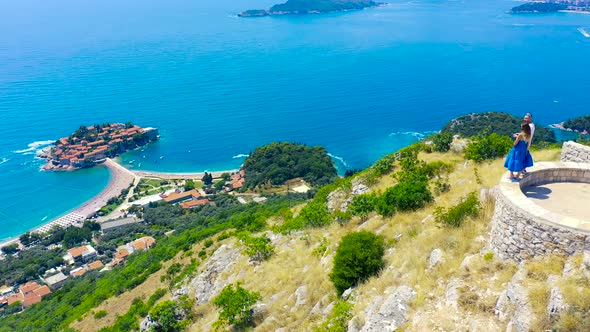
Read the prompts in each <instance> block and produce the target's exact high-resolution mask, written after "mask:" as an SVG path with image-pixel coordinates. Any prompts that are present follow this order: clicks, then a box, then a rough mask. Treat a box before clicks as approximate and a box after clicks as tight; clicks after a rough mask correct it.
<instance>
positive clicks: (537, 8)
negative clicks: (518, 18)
mask: <svg viewBox="0 0 590 332" xmlns="http://www.w3.org/2000/svg"><path fill="white" fill-rule="evenodd" d="M589 10H590V0H560V1H558V0H549V1H542V2H529V3H525V4H522V5H520V6H516V7H514V8H512V9H511V10H509V11H508V12H509V13H511V14H529V13H533V14H534V13H555V12H580V13H588V12H589Z"/></svg>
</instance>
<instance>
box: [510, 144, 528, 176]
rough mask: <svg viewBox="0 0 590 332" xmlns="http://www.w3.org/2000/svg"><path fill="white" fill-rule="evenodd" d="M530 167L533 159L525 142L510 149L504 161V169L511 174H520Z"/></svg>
mask: <svg viewBox="0 0 590 332" xmlns="http://www.w3.org/2000/svg"><path fill="white" fill-rule="evenodd" d="M532 166H533V157H532V156H531V153H530V152H529V150H528V149H527V142H525V141H520V142H518V144H516V146H514V147H512V149H511V150H510V152H509V153H508V156H506V160H505V161H504V167H506V168H508V170H509V171H511V172H520V171H522V170H524V169H525V168H527V167H532Z"/></svg>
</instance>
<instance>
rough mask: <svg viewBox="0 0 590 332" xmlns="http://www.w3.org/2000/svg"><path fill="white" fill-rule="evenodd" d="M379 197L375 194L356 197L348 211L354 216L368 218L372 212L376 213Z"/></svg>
mask: <svg viewBox="0 0 590 332" xmlns="http://www.w3.org/2000/svg"><path fill="white" fill-rule="evenodd" d="M376 203H377V196H375V194H362V195H358V196H355V197H354V198H353V199H352V202H350V206H349V207H348V210H349V211H350V213H352V215H353V216H359V217H361V218H363V219H364V218H366V217H367V216H368V215H369V214H370V213H371V212H373V211H375V205H376Z"/></svg>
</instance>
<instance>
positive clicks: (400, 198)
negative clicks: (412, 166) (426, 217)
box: [381, 181, 433, 211]
mask: <svg viewBox="0 0 590 332" xmlns="http://www.w3.org/2000/svg"><path fill="white" fill-rule="evenodd" d="M381 200H382V202H381V204H385V205H392V206H394V207H395V208H396V209H397V210H400V211H411V210H416V209H419V208H422V207H424V206H425V205H426V204H427V203H430V202H432V200H433V198H432V194H431V193H430V190H429V189H428V182H426V181H408V182H400V183H398V184H397V185H395V186H393V187H391V188H389V189H387V190H386V191H385V193H384V194H383V195H382V196H381Z"/></svg>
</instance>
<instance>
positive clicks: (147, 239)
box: [129, 236, 156, 250]
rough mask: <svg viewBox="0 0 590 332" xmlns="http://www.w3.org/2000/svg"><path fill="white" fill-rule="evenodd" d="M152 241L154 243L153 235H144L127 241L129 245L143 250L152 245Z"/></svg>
mask: <svg viewBox="0 0 590 332" xmlns="http://www.w3.org/2000/svg"><path fill="white" fill-rule="evenodd" d="M154 243H156V240H155V239H154V238H153V237H151V236H144V237H142V238H139V239H137V240H135V241H133V242H131V243H129V245H130V246H132V247H133V248H134V249H135V250H145V249H147V248H150V247H151V246H153V245H154Z"/></svg>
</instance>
